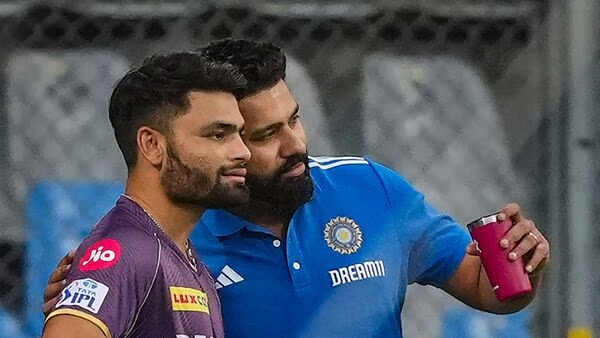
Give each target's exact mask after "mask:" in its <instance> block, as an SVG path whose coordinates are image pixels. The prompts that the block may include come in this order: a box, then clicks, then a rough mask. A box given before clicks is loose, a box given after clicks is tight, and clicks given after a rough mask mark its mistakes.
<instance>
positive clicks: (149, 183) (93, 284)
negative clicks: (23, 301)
mask: <svg viewBox="0 0 600 338" xmlns="http://www.w3.org/2000/svg"><path fill="white" fill-rule="evenodd" d="M244 85H245V80H244V78H243V76H242V75H240V74H239V72H237V71H236V70H235V69H233V68H232V67H231V66H226V65H223V64H216V63H214V62H210V61H207V60H206V59H205V58H203V57H201V56H200V55H198V54H196V53H174V54H170V55H166V56H162V55H158V56H155V57H152V58H149V59H148V60H147V61H146V62H145V63H144V64H143V65H142V66H141V67H139V68H137V69H134V70H132V71H130V72H129V73H128V74H127V75H125V77H124V78H123V79H122V80H121V81H120V82H119V83H118V84H117V86H116V88H115V89H114V91H113V94H112V96H111V100H110V106H109V117H110V122H111V124H112V126H113V128H114V132H115V138H116V140H117V143H118V145H119V148H120V149H121V151H122V153H123V157H124V159H125V162H126V164H127V168H128V178H127V184H126V188H125V194H124V195H122V196H121V197H120V198H119V199H118V201H117V203H116V206H115V207H114V208H113V209H112V210H110V211H109V212H108V214H107V215H106V216H104V217H103V218H102V219H101V220H100V222H99V223H98V224H97V225H96V226H95V227H94V229H93V230H92V232H91V233H90V234H89V235H88V236H87V237H86V238H85V239H84V240H83V242H82V243H81V245H80V246H79V248H78V249H77V252H76V254H75V262H77V263H76V264H74V266H73V268H71V269H70V272H69V275H68V277H67V286H66V288H65V289H64V290H63V291H62V295H61V298H60V300H59V302H58V303H57V305H56V309H55V310H54V311H53V312H52V313H51V314H50V315H49V317H48V319H47V322H46V325H45V328H44V333H43V336H44V337H124V336H128V337H182V336H185V337H188V336H189V337H223V336H224V334H223V324H222V319H221V313H220V311H221V309H220V303H219V299H218V296H217V292H216V290H215V286H214V281H213V279H212V278H211V277H210V275H209V273H208V271H207V270H206V268H205V267H204V265H203V264H202V262H200V260H199V258H198V256H197V254H196V253H195V252H194V250H192V248H191V245H190V242H189V240H188V237H189V235H190V233H191V231H192V229H193V227H194V225H195V224H196V223H197V222H198V219H199V218H200V217H201V215H202V214H203V212H204V210H205V209H207V208H226V207H230V206H232V205H236V204H239V203H243V202H246V201H247V200H248V189H247V187H246V185H245V173H246V169H245V165H246V162H247V161H248V159H249V158H250V152H249V150H248V148H247V147H246V146H245V145H244V143H243V141H242V139H241V137H240V132H241V130H242V128H243V124H244V121H243V119H242V116H241V115H240V112H239V108H238V105H237V100H236V96H235V95H234V94H237V93H238V92H239V89H240V88H242V87H243V86H244Z"/></svg>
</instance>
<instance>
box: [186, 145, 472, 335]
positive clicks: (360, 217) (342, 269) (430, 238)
mask: <svg viewBox="0 0 600 338" xmlns="http://www.w3.org/2000/svg"><path fill="white" fill-rule="evenodd" d="M309 166H310V172H311V176H312V177H313V180H314V186H315V190H314V195H313V198H312V200H311V201H310V202H308V203H306V204H305V205H303V206H302V207H301V208H299V209H298V211H297V212H296V213H295V214H294V216H293V218H292V220H291V222H290V225H289V230H288V233H287V236H286V238H285V239H279V238H277V237H276V236H274V235H273V234H272V233H270V232H269V231H268V230H266V229H265V228H263V227H260V226H258V225H256V224H252V223H250V222H247V221H245V220H243V219H241V218H239V217H237V216H235V215H233V214H231V213H229V212H227V211H223V210H211V211H208V212H206V213H205V215H204V217H203V218H202V219H201V221H200V224H199V225H198V226H197V227H196V230H195V232H194V233H193V234H192V242H193V243H195V245H196V247H197V249H198V251H199V253H200V256H201V258H202V260H203V261H204V262H205V264H207V266H208V268H209V270H210V272H211V274H212V275H213V277H214V278H215V280H216V284H217V289H218V292H219V296H220V298H221V307H222V315H223V320H224V325H225V335H226V337H229V338H235V337H346V338H347V337H361V338H364V337H401V336H402V324H401V316H400V312H401V310H402V305H403V303H404V296H405V293H406V286H407V285H408V284H410V283H414V282H416V283H420V284H430V285H434V286H437V287H441V286H442V285H444V283H446V281H447V280H448V279H449V278H450V276H452V274H453V273H454V271H455V270H456V269H457V267H458V266H459V264H460V263H461V262H462V259H463V258H464V256H465V247H466V246H467V244H468V243H469V242H470V241H471V240H470V236H469V234H468V233H467V231H466V229H465V228H464V227H463V226H460V225H458V224H456V223H455V222H454V221H453V220H452V219H451V218H450V217H448V216H447V215H443V214H440V213H439V212H438V211H436V210H435V209H434V208H432V207H431V206H430V205H429V204H427V202H425V200H424V198H423V195H422V194H420V193H419V192H417V191H416V190H415V189H414V188H413V187H412V186H411V185H410V184H409V183H408V182H407V181H406V180H405V179H404V178H402V177H401V176H400V175H398V173H396V172H394V171H393V170H391V169H389V168H387V167H385V166H383V165H381V164H378V163H375V162H373V161H371V160H368V159H365V158H362V157H311V160H310V164H309Z"/></svg>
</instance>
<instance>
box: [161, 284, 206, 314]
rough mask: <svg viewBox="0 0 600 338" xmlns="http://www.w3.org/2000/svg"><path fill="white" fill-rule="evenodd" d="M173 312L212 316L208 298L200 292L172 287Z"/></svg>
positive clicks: (170, 288)
mask: <svg viewBox="0 0 600 338" xmlns="http://www.w3.org/2000/svg"><path fill="white" fill-rule="evenodd" d="M169 291H170V292H171V304H172V306H173V311H197V312H204V313H207V314H210V310H209V308H208V296H207V295H206V293H204V292H203V291H200V290H196V289H191V288H184V287H180V286H170V287H169Z"/></svg>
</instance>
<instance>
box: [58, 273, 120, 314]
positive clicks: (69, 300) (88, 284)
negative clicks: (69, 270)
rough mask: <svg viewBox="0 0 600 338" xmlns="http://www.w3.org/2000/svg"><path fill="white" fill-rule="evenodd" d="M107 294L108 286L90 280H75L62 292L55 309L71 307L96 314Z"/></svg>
mask: <svg viewBox="0 0 600 338" xmlns="http://www.w3.org/2000/svg"><path fill="white" fill-rule="evenodd" d="M107 294H108V286H106V285H104V284H102V283H100V282H97V281H95V280H93V279H91V278H85V279H77V280H74V281H72V282H71V284H69V285H68V286H67V287H66V288H64V289H63V290H62V292H61V294H60V299H59V301H58V303H57V304H56V308H59V307H61V306H63V305H73V306H78V307H80V308H82V309H84V310H88V311H90V312H92V313H98V310H100V306H102V303H103V302H104V298H105V297H106V295H107Z"/></svg>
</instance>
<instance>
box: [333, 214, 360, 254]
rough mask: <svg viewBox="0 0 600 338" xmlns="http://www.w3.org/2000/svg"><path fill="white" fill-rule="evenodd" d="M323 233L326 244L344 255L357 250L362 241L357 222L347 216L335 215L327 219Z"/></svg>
mask: <svg viewBox="0 0 600 338" xmlns="http://www.w3.org/2000/svg"><path fill="white" fill-rule="evenodd" d="M324 234H325V241H326V242H327V245H328V246H329V247H330V248H332V249H333V250H334V251H336V252H339V253H341V254H345V255H349V254H353V253H355V252H357V251H358V249H360V246H361V245H362V241H363V238H362V231H360V228H359V227H358V224H356V222H355V221H354V220H352V219H351V218H348V217H336V218H334V219H332V220H331V221H329V223H327V224H326V225H325V231H324Z"/></svg>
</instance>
